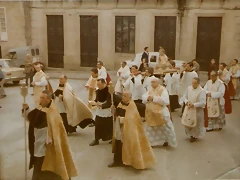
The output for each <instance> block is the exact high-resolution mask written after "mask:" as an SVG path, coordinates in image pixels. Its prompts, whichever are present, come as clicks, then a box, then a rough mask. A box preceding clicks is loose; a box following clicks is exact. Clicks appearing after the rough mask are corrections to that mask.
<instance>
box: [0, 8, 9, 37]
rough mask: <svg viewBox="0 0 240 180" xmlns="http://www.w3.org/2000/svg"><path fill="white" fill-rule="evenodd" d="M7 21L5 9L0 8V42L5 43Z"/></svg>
mask: <svg viewBox="0 0 240 180" xmlns="http://www.w3.org/2000/svg"><path fill="white" fill-rule="evenodd" d="M7 40H8V35H7V21H6V9H5V8H4V7H0V41H7Z"/></svg>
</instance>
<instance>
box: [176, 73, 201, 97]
mask: <svg viewBox="0 0 240 180" xmlns="http://www.w3.org/2000/svg"><path fill="white" fill-rule="evenodd" d="M195 77H198V75H197V73H196V72H195V71H192V72H183V77H182V79H181V80H180V88H179V97H182V96H183V94H184V93H185V91H186V90H187V88H188V87H189V86H191V85H192V80H193V78H195Z"/></svg>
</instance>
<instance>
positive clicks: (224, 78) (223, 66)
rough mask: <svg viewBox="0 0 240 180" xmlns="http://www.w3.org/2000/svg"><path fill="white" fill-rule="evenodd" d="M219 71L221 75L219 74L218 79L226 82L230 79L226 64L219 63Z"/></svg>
mask: <svg viewBox="0 0 240 180" xmlns="http://www.w3.org/2000/svg"><path fill="white" fill-rule="evenodd" d="M219 72H221V75H219V79H220V80H222V81H223V82H224V83H226V84H228V83H229V81H230V76H229V73H228V70H227V65H226V64H225V63H220V65H219Z"/></svg>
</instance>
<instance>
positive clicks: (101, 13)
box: [0, 0, 240, 69]
mask: <svg viewBox="0 0 240 180" xmlns="http://www.w3.org/2000/svg"><path fill="white" fill-rule="evenodd" d="M0 4H2V5H0V6H4V4H5V6H6V7H7V8H8V10H7V16H8V32H9V41H8V42H7V43H6V44H8V45H3V46H2V49H4V51H6V49H8V48H9V47H13V46H14V47H15V46H16V45H17V46H21V45H23V44H26V38H25V37H24V17H23V15H24V14H23V8H22V6H21V5H20V4H21V3H17V2H16V3H14V2H7V3H4V4H3V3H2V2H0ZM31 6H32V8H31V32H30V34H31V37H28V38H31V39H32V45H39V46H40V48H41V51H42V52H43V59H44V61H45V62H46V63H47V59H48V55H47V22H46V15H63V17H64V49H65V50H64V54H65V56H64V67H65V68H66V69H78V68H80V61H81V59H80V20H79V19H80V18H79V16H80V15H97V16H98V58H99V60H102V61H103V62H104V64H105V66H106V67H107V68H108V69H116V68H119V66H120V62H121V61H123V60H129V59H132V58H133V57H134V54H125V53H115V16H119V15H120V16H121V15H123V16H127V15H133V16H136V25H135V26H136V32H135V53H140V52H142V51H143V48H144V47H145V46H148V47H149V50H150V51H153V49H154V24H155V23H154V17H155V16H176V17H177V34H176V49H175V57H176V58H175V59H181V60H186V61H190V60H192V59H193V58H195V56H196V41H197V40H196V39H197V18H198V17H202V16H205V17H216V16H217V17H219V16H220V17H222V20H223V21H222V34H221V47H220V48H221V53H220V62H226V63H227V64H229V63H230V62H231V60H232V59H233V58H238V57H239V58H240V53H239V50H240V1H239V0H215V1H214V3H213V1H212V0H181V1H180V0H98V1H96V0H81V1H74V0H71V1H68V2H64V1H59V2H56V1H54V2H53V1H48V2H46V1H34V2H32V4H31ZM9 8H10V9H12V10H13V9H15V12H12V11H11V10H9ZM9 13H12V14H13V16H14V17H16V18H17V19H18V21H17V22H15V21H16V20H14V23H17V24H18V27H20V30H15V29H14V28H13V29H12V28H11V29H12V30H11V29H10V27H14V23H13V19H10V15H9ZM9 21H10V22H9ZM11 21H12V22H11ZM142 22H144V25H143V23H142ZM9 29H10V30H9ZM16 33H18V36H17V37H16ZM20 34H21V35H20ZM14 38H17V39H16V41H13V39H14ZM1 44H2V42H1Z"/></svg>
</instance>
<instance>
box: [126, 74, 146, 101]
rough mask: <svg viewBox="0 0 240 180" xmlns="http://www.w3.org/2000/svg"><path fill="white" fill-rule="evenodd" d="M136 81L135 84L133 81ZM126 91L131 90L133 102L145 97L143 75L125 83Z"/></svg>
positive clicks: (130, 78) (129, 79)
mask: <svg viewBox="0 0 240 180" xmlns="http://www.w3.org/2000/svg"><path fill="white" fill-rule="evenodd" d="M132 79H134V83H133V81H132ZM123 86H124V89H125V90H126V89H127V90H130V92H131V93H132V99H133V100H141V99H142V95H143V88H142V75H141V74H139V75H137V76H133V77H131V76H130V77H129V78H128V79H127V80H126V81H125V82H124V83H123Z"/></svg>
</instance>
